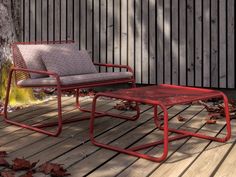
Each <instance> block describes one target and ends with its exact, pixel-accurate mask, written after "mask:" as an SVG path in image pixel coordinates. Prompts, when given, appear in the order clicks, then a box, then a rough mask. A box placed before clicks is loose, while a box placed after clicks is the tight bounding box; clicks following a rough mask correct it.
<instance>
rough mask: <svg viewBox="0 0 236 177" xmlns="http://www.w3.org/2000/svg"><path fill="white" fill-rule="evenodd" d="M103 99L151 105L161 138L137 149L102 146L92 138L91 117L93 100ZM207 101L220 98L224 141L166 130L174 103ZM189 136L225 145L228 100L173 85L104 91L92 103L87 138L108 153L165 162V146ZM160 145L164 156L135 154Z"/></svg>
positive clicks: (209, 91)
mask: <svg viewBox="0 0 236 177" xmlns="http://www.w3.org/2000/svg"><path fill="white" fill-rule="evenodd" d="M100 96H102V97H110V98H116V99H124V100H127V101H135V102H136V103H138V102H140V103H146V104H150V105H153V106H154V122H155V126H156V127H157V128H159V129H160V130H162V131H163V139H162V140H159V141H155V142H151V143H147V144H143V145H140V146H136V147H132V148H128V149H124V148H120V147H117V146H112V145H109V144H104V143H102V142H98V141H96V140H95V137H94V118H95V113H96V101H97V99H98V98H99V97H100ZM210 98H222V99H223V100H224V104H225V115H226V117H225V119H226V131H227V133H226V135H225V137H223V138H217V137H212V136H208V135H204V134H200V133H194V132H190V131H186V130H179V129H178V130H177V129H173V128H169V127H168V111H167V106H172V105H176V104H186V103H191V102H192V101H196V100H207V99H210ZM158 106H159V107H160V108H161V109H162V110H163V114H164V120H163V125H162V124H161V123H160V120H158V116H157V115H158V113H157V107H158ZM169 132H174V133H177V134H179V135H176V136H174V137H171V138H169V137H168V134H169ZM189 136H193V137H198V138H203V139H208V140H212V141H217V142H226V141H227V140H229V139H230V137H231V126H230V116H229V107H228V99H227V97H226V96H225V95H224V94H223V93H222V92H219V91H215V90H209V89H200V88H192V87H182V86H174V85H166V84H163V85H160V86H148V87H143V88H131V89H123V90H118V91H114V92H104V93H98V94H97V95H96V96H95V97H94V99H93V103H92V113H91V119H90V139H91V142H92V143H93V144H94V145H97V146H100V147H103V148H107V149H110V150H114V151H118V152H122V153H125V154H129V155H132V156H136V157H140V158H144V159H148V160H151V161H154V162H160V161H163V160H165V159H166V157H167V155H168V143H169V142H170V141H175V140H179V139H182V138H186V137H189ZM159 144H163V146H164V148H163V153H162V155H161V156H160V157H154V156H150V155H147V154H142V153H139V152H136V151H138V150H141V149H145V148H148V147H151V146H156V145H159Z"/></svg>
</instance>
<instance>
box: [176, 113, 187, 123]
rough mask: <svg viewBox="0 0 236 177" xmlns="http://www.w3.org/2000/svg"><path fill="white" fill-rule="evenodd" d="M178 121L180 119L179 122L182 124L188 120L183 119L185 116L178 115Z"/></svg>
mask: <svg viewBox="0 0 236 177" xmlns="http://www.w3.org/2000/svg"><path fill="white" fill-rule="evenodd" d="M177 119H178V121H180V122H183V121H185V120H186V118H185V117H183V116H181V115H178V117H177Z"/></svg>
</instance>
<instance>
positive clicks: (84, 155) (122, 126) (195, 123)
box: [0, 97, 236, 177]
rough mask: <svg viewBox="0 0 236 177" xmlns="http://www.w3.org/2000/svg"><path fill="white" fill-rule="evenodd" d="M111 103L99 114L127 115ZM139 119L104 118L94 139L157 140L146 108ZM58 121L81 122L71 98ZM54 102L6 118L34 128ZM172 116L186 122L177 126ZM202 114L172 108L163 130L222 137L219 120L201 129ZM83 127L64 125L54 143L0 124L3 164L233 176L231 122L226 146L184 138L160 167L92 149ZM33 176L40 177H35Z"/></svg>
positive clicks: (154, 176) (135, 175) (99, 174)
mask: <svg viewBox="0 0 236 177" xmlns="http://www.w3.org/2000/svg"><path fill="white" fill-rule="evenodd" d="M90 101H91V98H89V97H84V98H82V102H83V105H85V106H87V107H89V106H90V104H89V103H90ZM113 105H114V102H113V101H112V100H100V101H99V109H100V110H107V111H111V112H117V113H120V114H133V112H129V111H125V112H121V111H117V110H114V109H112V107H113ZM141 110H142V114H141V118H140V119H139V120H138V121H136V122H129V121H125V120H120V119H114V118H109V117H104V118H100V119H97V120H96V136H97V138H98V139H99V140H101V141H103V142H106V143H110V144H119V146H122V147H130V146H134V145H137V144H140V143H143V142H148V141H151V140H154V139H158V138H160V137H161V136H160V135H161V132H160V131H158V129H155V127H154V124H153V119H152V117H153V116H152V108H150V106H148V105H141ZM63 111H64V118H71V117H75V116H83V115H84V114H82V113H79V112H78V110H75V108H74V98H73V99H72V98H71V97H64V98H63ZM56 114H57V113H56V101H55V100H52V101H49V102H47V103H44V104H41V105H37V106H32V107H29V108H27V109H23V110H19V111H17V112H13V113H11V114H10V115H11V116H10V117H12V119H14V120H18V121H21V122H27V123H30V124H32V123H34V122H35V121H37V122H40V121H43V120H46V121H47V120H49V119H50V120H52V119H55V118H56ZM178 114H181V115H182V116H184V117H186V118H187V120H186V121H184V122H179V121H178V120H177V118H176V116H177V115H178ZM206 115H207V112H206V111H205V110H204V109H203V107H202V106H199V105H192V106H188V105H178V106H174V107H171V108H169V117H170V121H169V125H170V126H171V127H175V128H184V129H189V130H192V131H197V132H202V133H208V134H210V135H213V136H218V137H220V136H223V135H224V134H225V125H224V120H223V119H222V120H221V119H219V120H218V121H217V124H215V125H206V124H205V116H206ZM88 123H89V122H88V121H81V122H77V123H73V124H67V125H65V126H64V128H63V132H62V134H61V135H60V136H59V137H58V138H53V137H48V136H45V135H42V134H39V133H34V132H32V131H29V130H25V129H21V128H18V127H16V126H9V125H7V124H5V123H4V122H3V121H2V120H1V122H0V150H6V151H7V152H9V157H8V160H11V159H14V158H15V157H25V158H27V159H29V160H31V161H37V160H40V162H39V163H40V164H41V163H44V162H45V161H51V162H55V163H60V164H64V167H65V168H67V169H68V172H69V173H71V175H72V176H73V177H74V176H78V177H81V176H94V177H107V176H119V177H121V176H124V177H127V176H130V177H145V176H151V177H159V176H160V177H162V176H165V177H176V176H186V177H189V176H201V177H205V176H218V177H222V176H236V168H235V164H236V146H235V139H236V128H235V127H236V126H235V125H236V120H234V119H233V120H232V138H231V140H230V141H229V142H228V143H216V142H211V141H208V140H202V139H198V138H186V139H182V140H178V141H175V142H172V143H170V145H169V155H168V158H167V160H166V161H165V162H163V163H153V162H151V161H147V160H144V159H138V158H136V157H132V156H128V155H125V154H118V153H116V152H113V151H110V150H107V149H101V148H98V147H96V146H93V145H92V144H91V143H90V141H89V136H88V133H89V132H88V125H89V124H88ZM161 150H162V147H161V146H158V147H153V148H149V149H146V150H143V152H145V153H148V154H155V155H160V154H161V152H162V151H161ZM36 176H44V175H43V174H38V175H36Z"/></svg>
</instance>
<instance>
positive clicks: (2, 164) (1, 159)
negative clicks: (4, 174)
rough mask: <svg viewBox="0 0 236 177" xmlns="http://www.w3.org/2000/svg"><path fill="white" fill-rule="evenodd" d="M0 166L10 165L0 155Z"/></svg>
mask: <svg viewBox="0 0 236 177" xmlns="http://www.w3.org/2000/svg"><path fill="white" fill-rule="evenodd" d="M0 166H2V167H8V166H9V163H8V162H7V161H6V160H5V159H4V158H2V157H0Z"/></svg>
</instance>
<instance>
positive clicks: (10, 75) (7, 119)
mask: <svg viewBox="0 0 236 177" xmlns="http://www.w3.org/2000/svg"><path fill="white" fill-rule="evenodd" d="M13 72H14V69H11V70H10V73H9V79H8V83H7V90H6V98H5V105H4V121H5V122H7V123H9V124H13V125H17V126H20V127H22V128H26V129H29V130H33V131H36V132H39V133H43V134H46V135H49V136H58V135H59V134H60V133H61V130H62V109H61V86H60V79H59V77H58V76H57V75H53V74H51V75H53V76H54V77H55V78H56V80H57V106H58V121H57V125H58V127H57V129H56V131H55V132H50V131H47V130H43V129H40V128H38V127H34V126H31V125H26V124H23V123H19V122H16V121H12V120H10V119H9V118H8V112H7V107H8V103H9V96H10V90H11V82H12V75H13Z"/></svg>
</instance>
